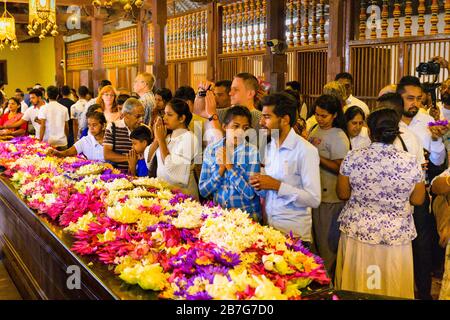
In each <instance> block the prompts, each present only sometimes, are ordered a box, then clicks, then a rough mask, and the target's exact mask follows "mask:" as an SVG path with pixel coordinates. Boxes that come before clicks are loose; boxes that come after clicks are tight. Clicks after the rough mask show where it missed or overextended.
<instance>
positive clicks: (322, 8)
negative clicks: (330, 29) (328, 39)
mask: <svg viewBox="0 0 450 320" xmlns="http://www.w3.org/2000/svg"><path fill="white" fill-rule="evenodd" d="M319 43H325V1H324V0H320V20H319Z"/></svg>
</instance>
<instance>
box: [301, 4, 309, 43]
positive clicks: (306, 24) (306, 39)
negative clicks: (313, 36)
mask: <svg viewBox="0 0 450 320" xmlns="http://www.w3.org/2000/svg"><path fill="white" fill-rule="evenodd" d="M303 8H304V9H305V18H304V20H303V43H302V44H303V45H308V44H309V0H303Z"/></svg>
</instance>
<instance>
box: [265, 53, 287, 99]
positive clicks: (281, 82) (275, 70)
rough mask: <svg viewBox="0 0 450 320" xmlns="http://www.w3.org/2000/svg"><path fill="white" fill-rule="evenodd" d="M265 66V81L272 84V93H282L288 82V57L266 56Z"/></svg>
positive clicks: (283, 55)
mask: <svg viewBox="0 0 450 320" xmlns="http://www.w3.org/2000/svg"><path fill="white" fill-rule="evenodd" d="M263 65H264V75H265V80H266V81H268V82H270V85H271V92H277V91H282V90H283V89H284V87H285V82H286V73H285V71H286V70H287V55H286V54H272V53H270V54H266V55H265V56H264V60H263Z"/></svg>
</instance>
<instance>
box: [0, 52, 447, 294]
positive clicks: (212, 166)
mask: <svg viewBox="0 0 450 320" xmlns="http://www.w3.org/2000/svg"><path fill="white" fill-rule="evenodd" d="M440 62H441V64H442V65H443V67H447V65H448V64H447V65H445V63H446V61H445V60H442V59H441V60H440ZM154 83H155V78H154V76H153V75H152V74H150V73H140V74H138V76H137V77H136V79H135V81H134V86H133V92H128V91H127V90H126V89H116V88H114V87H113V86H112V85H111V83H110V82H109V81H107V80H104V81H102V82H101V83H100V87H99V90H98V95H97V97H94V95H93V94H92V93H91V91H90V90H89V89H88V88H87V87H85V86H81V87H80V88H78V91H77V92H74V90H73V89H71V88H70V87H68V86H63V87H62V88H60V89H58V88H57V87H55V86H49V87H48V88H46V89H44V88H42V87H40V86H35V87H34V88H33V89H31V90H30V91H29V92H28V94H27V97H26V98H25V97H24V96H25V95H24V94H23V92H21V91H20V90H17V91H16V95H15V96H14V97H11V98H9V99H6V105H5V106H4V108H3V109H2V111H3V115H2V116H1V118H0V129H1V131H0V135H3V136H17V135H23V134H27V133H33V134H34V135H35V136H36V137H37V138H39V139H40V140H42V141H45V142H48V143H49V144H50V145H51V146H53V147H54V149H53V150H52V151H50V153H51V154H53V155H56V156H60V157H65V156H74V155H77V154H83V155H84V156H85V157H86V158H88V159H91V160H98V161H106V162H110V163H112V164H113V165H114V166H115V167H116V168H118V169H121V170H123V171H126V172H128V173H130V174H132V175H135V176H150V177H158V178H161V179H164V180H165V181H167V182H168V183H170V184H172V185H173V186H175V187H178V188H181V189H182V190H183V191H184V192H185V193H187V194H189V195H191V196H192V197H193V198H195V199H198V200H200V201H206V200H208V201H209V200H212V201H214V202H215V203H216V204H219V205H220V206H222V207H226V208H236V209H242V210H245V211H246V212H247V213H248V214H249V216H250V217H251V218H252V219H254V220H255V223H261V224H266V225H269V226H271V227H273V228H275V229H277V230H280V231H281V232H283V233H285V234H287V235H289V236H290V237H293V238H295V239H300V240H302V242H303V244H304V245H305V246H306V247H309V248H311V250H312V251H313V252H315V253H317V254H318V255H319V256H321V257H322V258H323V260H324V263H325V266H326V269H327V271H328V274H329V276H330V277H331V278H332V279H333V281H334V284H335V286H336V287H337V288H338V289H342V290H350V291H358V292H367V293H374V294H382V295H387V296H394V297H403V298H414V297H415V298H419V299H431V298H432V297H431V280H432V275H435V276H437V277H441V278H443V285H442V291H441V297H443V298H450V279H449V278H450V270H448V269H450V268H449V267H450V265H448V266H447V273H446V274H445V275H443V274H442V273H443V271H444V259H445V251H444V249H443V247H445V246H446V245H447V242H448V237H450V223H449V226H448V228H447V229H445V228H441V226H440V225H438V224H437V222H436V219H435V216H434V215H433V214H430V213H432V211H433V210H432V208H433V206H432V205H431V202H433V201H434V200H435V199H436V198H437V197H438V196H439V195H440V196H446V195H449V194H450V169H449V168H448V153H447V150H450V149H449V148H450V145H449V141H450V134H449V129H450V126H448V124H447V123H446V122H445V120H450V79H449V80H447V81H445V82H444V83H443V84H442V86H441V87H440V101H439V102H438V104H437V106H433V105H432V104H430V103H429V101H428V99H429V95H428V93H427V92H426V91H425V90H424V88H423V86H422V84H421V82H420V79H419V78H416V77H414V76H405V77H403V78H402V79H401V80H400V81H399V83H397V84H392V85H389V86H387V87H385V88H380V89H381V91H380V96H379V97H378V99H377V102H376V106H375V107H372V108H369V107H368V105H367V104H365V103H364V102H363V101H361V100H359V99H357V98H356V97H354V96H353V92H352V90H353V85H354V84H353V77H352V75H351V74H349V73H340V74H338V75H337V76H336V78H335V81H332V82H330V83H327V84H326V85H325V87H324V88H323V94H322V95H321V96H319V97H318V98H317V99H316V100H315V102H314V103H313V104H312V105H311V106H307V105H306V103H305V99H304V96H303V95H302V94H301V93H300V92H301V87H300V84H299V83H298V82H295V81H293V82H289V83H287V85H286V89H285V90H284V91H283V92H267V91H266V90H264V89H262V87H261V85H260V81H259V80H258V79H257V78H256V77H255V76H253V75H252V74H249V73H240V74H237V75H236V76H235V77H234V78H233V79H231V80H222V81H218V82H216V83H210V82H204V83H201V84H199V86H198V88H197V92H195V90H194V89H193V88H191V87H189V86H182V87H180V88H178V89H177V90H176V91H175V92H173V93H172V91H171V90H169V89H168V88H155V87H154ZM26 99H28V101H29V103H27V100H26ZM28 104H29V105H30V106H28ZM371 109H372V110H371ZM444 210H448V207H447V209H444ZM434 213H435V215H436V212H434ZM439 214H440V213H439ZM445 214H447V215H450V212H447V213H445V212H444V215H445ZM448 220H450V219H448ZM442 230H447V231H446V232H447V233H446V234H445V233H444V234H443V233H442V232H440V231H442ZM449 250H450V249H449ZM447 264H450V262H447ZM377 275H378V277H375V278H370V277H374V276H377ZM370 279H372V280H373V279H375V280H373V281H372V280H371V281H369V280H370Z"/></svg>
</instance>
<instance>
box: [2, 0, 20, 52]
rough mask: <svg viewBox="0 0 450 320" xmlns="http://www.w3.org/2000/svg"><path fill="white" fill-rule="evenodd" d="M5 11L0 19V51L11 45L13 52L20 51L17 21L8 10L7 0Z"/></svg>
mask: <svg viewBox="0 0 450 320" xmlns="http://www.w3.org/2000/svg"><path fill="white" fill-rule="evenodd" d="M4 5H5V11H3V14H2V16H1V17H0V49H4V48H5V45H9V46H10V48H11V50H12V49H18V48H19V45H18V44H17V37H16V21H15V19H14V17H13V16H12V15H11V13H9V12H8V10H6V0H5V1H4Z"/></svg>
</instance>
